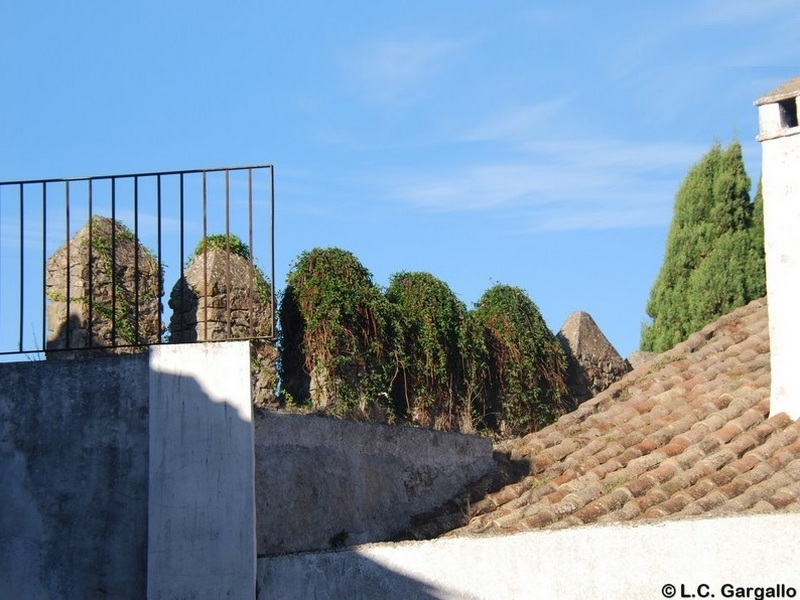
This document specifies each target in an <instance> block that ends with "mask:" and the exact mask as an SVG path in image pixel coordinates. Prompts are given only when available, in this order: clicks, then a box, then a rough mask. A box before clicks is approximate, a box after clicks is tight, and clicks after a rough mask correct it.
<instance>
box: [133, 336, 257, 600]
mask: <svg viewBox="0 0 800 600" xmlns="http://www.w3.org/2000/svg"><path fill="white" fill-rule="evenodd" d="M149 385H150V477H149V506H148V512H149V514H148V547H147V598H148V599H149V600H174V599H176V598H237V599H238V598H252V597H253V595H254V593H255V560H256V558H255V557H256V543H255V492H254V483H253V481H254V479H253V478H254V455H253V415H252V404H251V401H250V347H249V342H218V343H204V344H170V345H163V346H154V347H152V348H151V349H150V384H149Z"/></svg>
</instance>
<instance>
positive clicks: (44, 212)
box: [41, 181, 47, 350]
mask: <svg viewBox="0 0 800 600" xmlns="http://www.w3.org/2000/svg"><path fill="white" fill-rule="evenodd" d="M46 348H47V183H46V182H44V181H43V182H42V348H41V350H45V349H46Z"/></svg>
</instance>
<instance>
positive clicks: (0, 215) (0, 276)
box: [0, 185, 5, 351]
mask: <svg viewBox="0 0 800 600" xmlns="http://www.w3.org/2000/svg"><path fill="white" fill-rule="evenodd" d="M2 196H3V186H2V185H0V232H2V231H3V224H2V221H3V199H2ZM2 248H3V244H2V243H0V289H2V287H3V260H2V253H3V250H2ZM2 314H3V295H2V294H0V315H2ZM0 350H3V351H5V346H0Z"/></svg>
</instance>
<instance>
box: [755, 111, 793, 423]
mask: <svg viewBox="0 0 800 600" xmlns="http://www.w3.org/2000/svg"><path fill="white" fill-rule="evenodd" d="M759 121H760V128H761V135H760V136H759V140H760V141H761V142H762V143H761V150H762V192H763V195H764V240H765V250H766V261H767V293H768V294H769V334H770V348H771V367H772V394H771V405H770V412H771V413H772V414H773V415H774V414H777V413H780V412H786V413H787V414H788V415H789V416H791V417H792V418H793V419H797V418H800V377H798V376H797V368H798V357H800V127H793V128H789V129H787V128H785V127H782V126H781V123H780V111H779V106H778V104H777V103H770V104H765V105H762V106H759Z"/></svg>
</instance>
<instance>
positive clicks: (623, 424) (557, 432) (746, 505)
mask: <svg viewBox="0 0 800 600" xmlns="http://www.w3.org/2000/svg"><path fill="white" fill-rule="evenodd" d="M769 359H770V355H769V332H768V320H767V300H766V298H763V299H761V300H757V301H755V302H751V303H750V304H749V305H747V306H745V307H742V308H740V309H737V310H735V311H734V312H732V313H730V314H728V315H726V316H725V317H722V318H721V319H719V320H718V321H716V322H715V323H713V324H711V325H709V326H707V327H706V328H705V329H703V330H702V331H700V332H698V333H695V334H694V335H692V336H691V337H690V338H689V339H688V340H687V341H685V342H683V343H681V344H679V345H678V346H676V347H675V348H673V349H672V350H670V351H668V352H666V353H664V354H661V355H660V356H659V357H658V358H657V359H655V360H654V361H653V362H650V363H649V364H646V365H642V366H640V367H639V368H637V369H635V370H634V371H632V372H630V373H629V374H628V375H626V376H625V377H624V378H623V379H621V380H620V381H618V382H617V383H616V384H614V385H612V386H611V387H610V388H609V389H607V390H606V391H604V392H603V393H601V394H600V395H599V396H597V397H595V398H594V399H592V400H589V401H587V402H585V403H584V404H582V405H581V406H580V407H579V408H578V409H577V410H575V411H574V412H572V413H570V414H567V415H565V416H563V417H561V418H560V419H559V420H558V421H557V422H556V423H554V424H553V425H550V426H549V427H546V428H545V429H543V430H541V431H538V432H536V433H532V434H530V435H528V436H526V437H524V438H521V439H517V440H512V441H508V442H505V443H503V444H502V445H501V446H500V449H501V450H504V451H506V452H508V453H510V457H511V459H512V461H513V460H527V461H529V463H530V474H529V475H528V476H526V477H524V478H523V479H521V480H520V481H518V482H517V483H513V484H511V485H507V486H506V487H504V488H502V489H500V490H499V491H497V492H495V493H493V494H489V495H488V496H486V497H485V498H483V499H482V500H480V501H479V502H477V503H475V504H472V505H470V506H469V507H468V514H467V516H468V517H469V521H468V522H467V524H466V525H465V526H463V527H461V528H459V529H456V530H455V531H453V532H451V534H477V533H506V532H516V531H525V530H531V529H540V528H560V527H570V526H576V525H582V524H587V523H605V522H619V521H636V520H652V519H664V518H681V517H688V516H696V515H708V516H712V515H719V514H728V513H746V512H771V511H777V510H800V421H799V422H793V421H792V420H791V419H790V418H789V417H788V416H787V415H786V414H784V413H782V414H778V415H775V416H773V417H769V389H770V363H769ZM799 401H800V399H799Z"/></svg>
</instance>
